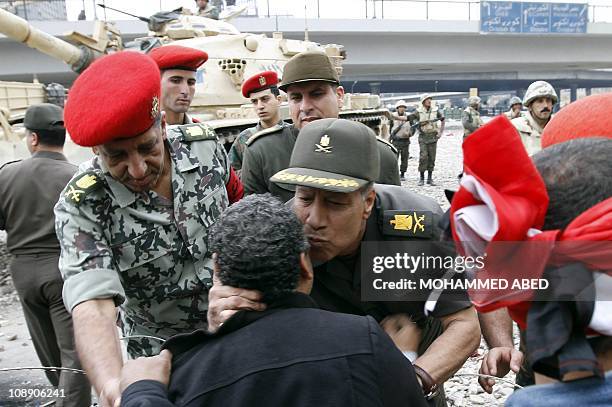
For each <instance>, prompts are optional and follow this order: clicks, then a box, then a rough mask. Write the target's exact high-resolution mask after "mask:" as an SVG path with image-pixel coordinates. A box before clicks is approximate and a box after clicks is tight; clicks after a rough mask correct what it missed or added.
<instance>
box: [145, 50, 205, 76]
mask: <svg viewBox="0 0 612 407" xmlns="http://www.w3.org/2000/svg"><path fill="white" fill-rule="evenodd" d="M149 56H150V57H151V58H153V61H155V63H156V64H157V66H159V69H160V70H162V71H163V70H164V69H182V70H184V71H197V70H198V68H199V67H200V65H202V64H203V63H204V62H206V61H208V54H207V53H206V52H204V51H200V50H199V49H195V48H190V47H183V46H181V45H166V46H162V47H159V48H155V49H154V50H153V51H151V52H150V53H149Z"/></svg>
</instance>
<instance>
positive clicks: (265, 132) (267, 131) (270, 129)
mask: <svg viewBox="0 0 612 407" xmlns="http://www.w3.org/2000/svg"><path fill="white" fill-rule="evenodd" d="M284 128H285V126H283V125H282V124H275V125H274V126H272V127H268V128H267V129H263V130H260V131H258V132H257V133H255V134H253V135H252V136H251V137H249V139H248V140H247V142H246V145H247V146H250V145H251V144H253V142H254V141H255V140H257V139H259V138H261V137H263V136H267V135H268V134H273V133H276V132H277V131H279V130H282V129H284Z"/></svg>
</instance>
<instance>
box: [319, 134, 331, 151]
mask: <svg viewBox="0 0 612 407" xmlns="http://www.w3.org/2000/svg"><path fill="white" fill-rule="evenodd" d="M329 143H330V138H329V136H328V135H327V134H324V135H323V136H321V140H320V141H319V143H318V144H315V146H316V147H317V148H316V149H315V153H331V150H332V146H330V145H329Z"/></svg>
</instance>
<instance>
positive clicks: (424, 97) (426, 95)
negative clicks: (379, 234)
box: [419, 93, 431, 103]
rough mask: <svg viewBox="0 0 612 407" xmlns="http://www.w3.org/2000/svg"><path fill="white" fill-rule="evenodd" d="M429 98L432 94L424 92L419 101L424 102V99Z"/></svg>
mask: <svg viewBox="0 0 612 407" xmlns="http://www.w3.org/2000/svg"><path fill="white" fill-rule="evenodd" d="M427 99H431V95H430V94H429V93H423V94H422V95H421V97H420V98H419V101H420V102H421V103H423V102H424V101H426V100H427Z"/></svg>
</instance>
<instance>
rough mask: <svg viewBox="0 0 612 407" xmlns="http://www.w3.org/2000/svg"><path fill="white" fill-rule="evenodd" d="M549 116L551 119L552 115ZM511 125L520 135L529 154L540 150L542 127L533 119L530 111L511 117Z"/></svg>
mask: <svg viewBox="0 0 612 407" xmlns="http://www.w3.org/2000/svg"><path fill="white" fill-rule="evenodd" d="M550 118H551V119H552V116H550ZM549 122H550V120H549ZM512 125H513V126H514V127H515V128H516V129H517V130H518V132H519V134H520V135H521V139H522V140H523V144H524V145H525V149H527V153H528V154H529V155H533V154H535V153H537V152H538V151H540V148H541V146H540V144H541V138H542V132H543V131H544V128H543V127H541V126H540V125H539V124H538V122H536V121H535V119H534V118H533V116H531V112H524V113H523V115H522V116H521V117H517V118H516V119H512Z"/></svg>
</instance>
